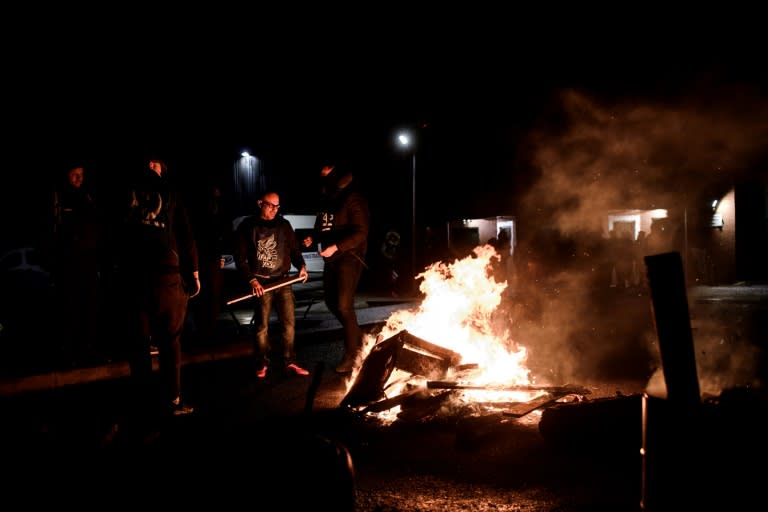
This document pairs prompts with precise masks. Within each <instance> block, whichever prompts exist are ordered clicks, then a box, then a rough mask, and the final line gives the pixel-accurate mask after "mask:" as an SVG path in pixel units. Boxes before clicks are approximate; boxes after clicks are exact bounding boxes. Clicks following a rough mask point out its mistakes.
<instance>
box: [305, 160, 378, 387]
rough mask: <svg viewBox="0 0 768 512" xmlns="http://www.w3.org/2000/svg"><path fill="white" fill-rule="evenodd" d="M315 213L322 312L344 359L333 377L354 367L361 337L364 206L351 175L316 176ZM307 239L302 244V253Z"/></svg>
mask: <svg viewBox="0 0 768 512" xmlns="http://www.w3.org/2000/svg"><path fill="white" fill-rule="evenodd" d="M320 176H321V180H322V188H321V198H320V207H319V210H318V212H317V217H316V219H315V236H316V237H317V241H318V242H319V244H320V256H322V257H323V265H324V266H323V293H324V295H325V304H326V305H327V306H328V310H329V311H331V312H332V313H333V315H334V316H335V317H336V318H337V319H338V320H339V322H340V323H341V326H342V328H343V330H344V357H343V358H342V360H341V362H340V363H339V365H338V366H337V367H336V372H337V373H350V372H352V370H353V369H354V368H355V367H356V366H357V358H358V357H359V356H360V350H361V349H362V346H363V332H362V330H361V329H360V325H359V324H358V323H357V312H356V311H355V292H356V291H357V286H358V284H359V283H360V277H361V276H362V273H363V268H365V267H366V265H365V253H366V251H367V248H368V230H369V227H370V218H369V211H368V201H367V199H366V198H365V197H364V196H363V194H362V193H361V192H360V191H359V190H358V188H357V187H356V186H355V184H354V183H353V175H352V173H351V172H350V171H348V170H346V169H343V168H342V167H341V166H340V165H339V164H337V163H336V162H333V163H329V164H326V165H324V166H323V167H322V169H321V171H320ZM312 242H313V239H312V237H307V238H305V239H304V241H303V243H304V245H305V246H306V247H309V246H310V245H312Z"/></svg>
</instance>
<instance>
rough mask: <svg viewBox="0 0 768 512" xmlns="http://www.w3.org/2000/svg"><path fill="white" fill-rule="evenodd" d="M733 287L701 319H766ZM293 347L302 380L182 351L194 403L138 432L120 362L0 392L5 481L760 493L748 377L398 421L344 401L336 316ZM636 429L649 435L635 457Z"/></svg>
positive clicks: (534, 502) (446, 502)
mask: <svg viewBox="0 0 768 512" xmlns="http://www.w3.org/2000/svg"><path fill="white" fill-rule="evenodd" d="M707 296H708V297H710V298H711V297H713V296H714V295H712V294H710V295H707ZM742 299H743V298H742ZM742 299H739V300H737V299H734V298H733V297H730V296H721V300H719V301H718V300H713V301H706V300H703V299H701V298H700V299H698V302H697V303H696V305H694V306H693V307H692V313H693V315H694V317H695V324H699V323H701V322H703V321H704V318H715V317H716V318H719V319H722V318H723V317H726V318H730V317H731V316H732V315H733V314H734V312H741V314H742V316H744V317H749V318H751V319H752V320H751V322H749V323H750V326H751V327H752V328H755V324H756V323H757V324H758V325H757V327H760V325H759V321H758V320H755V316H753V315H747V314H746V313H745V311H747V310H749V311H754V310H755V309H757V310H760V308H763V307H764V305H765V302H764V301H745V300H742ZM713 304H717V305H718V307H717V308H715V309H710V308H711V306H712V305H713ZM745 305H746V306H745ZM704 306H706V307H704ZM313 307H314V306H313ZM387 307H390V306H387ZM369 313H370V312H369ZM317 325H320V323H318V324H317ZM375 328H376V324H375V323H369V324H368V329H370V330H375ZM742 335H743V333H742ZM297 350H298V358H299V361H300V362H301V363H302V364H303V365H305V366H306V367H307V368H309V369H310V370H311V372H312V373H311V375H310V376H309V377H295V376H286V375H283V374H282V373H281V372H279V371H273V372H271V373H270V374H269V375H268V377H267V379H265V381H263V382H262V381H258V380H257V379H255V378H254V376H253V371H254V368H253V365H252V362H251V360H250V358H248V357H247V354H245V355H241V356H231V357H218V358H212V357H211V358H208V359H200V360H198V361H197V362H196V363H195V364H187V365H185V367H184V383H185V388H186V389H187V397H186V398H187V401H188V402H189V403H191V404H193V405H194V406H195V407H196V412H195V414H193V415H191V416H188V417H180V418H172V419H169V421H167V422H166V423H164V424H162V425H159V426H158V428H157V431H156V433H157V435H156V436H151V437H149V438H144V437H134V436H131V435H129V434H130V432H127V429H126V427H125V423H124V422H123V418H124V409H123V406H122V402H121V399H120V397H121V396H122V393H123V392H124V391H125V384H126V380H125V378H124V377H122V376H116V377H115V378H110V379H95V380H92V381H85V379H84V382H83V383H82V384H77V385H67V386H60V387H53V388H50V389H44V390H30V391H27V392H20V393H14V394H11V395H8V396H5V397H3V398H2V406H3V412H4V414H3V421H2V430H0V439H1V440H2V442H1V444H0V450H2V454H3V461H4V475H5V477H4V478H3V479H2V482H3V484H2V486H3V489H2V494H3V496H4V498H6V499H7V500H9V503H11V502H14V501H11V500H17V499H22V500H24V503H25V504H26V505H27V506H30V507H34V506H50V505H55V506H60V507H63V506H77V507H79V508H85V509H89V508H102V509H103V508H104V507H109V506H128V505H133V504H136V505H141V504H146V503H149V502H150V501H148V500H161V502H162V503H169V504H173V505H174V506H176V505H181V506H185V505H204V504H208V503H209V504H211V505H212V506H217V508H222V509H228V508H234V507H242V506H243V504H244V503H245V504H246V506H254V507H256V508H259V509H262V508H263V509H267V510H272V509H277V510H299V509H301V510H306V508H307V507H310V506H311V507H314V508H318V509H323V510H358V511H379V512H387V511H391V512H394V511H403V512H416V511H419V512H426V511H446V510H472V511H561V512H562V511H574V510H611V511H636V510H639V509H640V502H641V498H642V497H643V478H644V476H646V477H648V476H650V477H651V482H654V484H655V487H653V488H652V489H651V495H652V496H653V497H654V498H658V501H656V502H655V503H653V507H651V508H649V507H646V509H645V510H680V509H681V508H691V507H693V509H701V510H704V509H707V508H708V506H711V507H712V508H716V509H722V508H725V507H726V506H727V508H728V509H730V510H743V509H745V508H743V506H746V504H748V503H752V502H762V501H763V497H762V496H761V488H762V487H761V485H762V482H763V481H764V477H765V464H764V461H765V455H766V454H768V450H766V440H765V439H764V437H765V436H764V432H765V431H766V430H765V426H766V425H765V419H764V418H765V416H767V415H765V414H764V413H765V409H766V407H765V404H766V403H767V401H766V400H765V398H764V396H763V391H762V389H761V386H759V382H756V383H755V382H753V383H752V385H750V386H735V387H733V388H732V392H730V393H729V394H728V395H726V396H722V395H721V396H720V397H719V398H717V399H714V400H712V401H707V402H706V403H705V404H703V405H702V407H701V409H698V410H696V411H693V412H691V413H690V414H688V413H687V412H686V413H685V414H682V415H681V414H680V413H678V411H676V410H674V409H673V410H672V411H670V410H667V408H665V406H664V405H662V406H661V407H658V403H656V405H657V408H656V409H654V410H653V411H654V412H653V416H651V417H650V422H651V423H648V421H649V418H648V417H645V416H644V414H643V408H642V393H643V392H644V391H645V390H646V388H647V386H648V384H649V379H648V376H645V377H642V376H636V377H635V376H633V377H632V378H629V379H627V378H621V377H620V376H617V374H619V375H620V372H614V373H605V374H602V375H594V376H593V378H592V379H584V380H582V381H580V382H579V383H578V384H579V386H580V387H582V388H583V391H582V392H581V393H574V394H569V395H565V396H562V397H561V401H560V402H559V403H558V404H554V405H551V406H550V407H548V408H545V409H543V410H537V411H533V412H531V413H529V414H525V415H521V416H515V415H509V414H507V413H505V410H507V411H508V409H503V408H502V410H501V411H499V410H498V409H494V408H493V407H475V406H472V407H467V406H465V407H455V406H454V407H449V406H446V405H447V404H451V403H453V402H452V401H450V399H449V398H450V395H449V394H447V393H446V395H447V396H448V398H445V400H443V399H442V397H440V398H439V399H425V400H416V401H414V402H413V403H412V404H410V405H409V406H407V407H404V408H403V411H404V412H406V413H407V414H402V415H401V416H400V417H399V418H395V419H394V420H393V421H391V418H388V419H386V420H385V419H383V418H382V416H380V415H371V414H361V412H360V411H359V410H355V409H351V408H346V407H340V404H341V403H342V401H343V400H344V398H345V397H346V396H347V394H348V390H349V384H350V383H349V382H347V381H346V380H345V378H344V377H342V376H339V375H337V374H335V373H334V372H333V371H332V368H333V365H334V364H335V363H336V362H337V361H338V360H339V359H340V357H341V341H340V337H339V333H338V331H337V330H333V329H328V330H323V329H320V330H316V331H313V330H307V331H303V332H302V333H301V334H300V336H299V337H298V339H297ZM754 384H758V385H754ZM661 403H662V404H664V403H665V402H661ZM644 425H650V426H652V427H653V428H655V432H657V434H656V437H654V439H655V440H656V444H655V445H652V447H653V448H654V449H653V451H652V452H651V453H648V454H647V455H646V456H645V457H644V456H643V455H642V454H641V451H640V449H641V448H642V447H643V438H642V436H643V427H644ZM659 425H663V427H660V426H659ZM675 425H676V426H677V427H675V428H672V426H675ZM653 432H654V430H653V429H652V430H651V433H653ZM659 432H661V433H662V434H659ZM347 456H348V457H349V460H347ZM646 457H650V459H648V458H646ZM347 462H349V463H350V465H348V464H347ZM644 463H645V464H647V463H650V467H651V468H652V469H653V471H652V472H651V473H650V474H649V473H648V472H647V471H644V470H643V465H644ZM670 467H671V468H673V469H674V471H672V470H669V469H665V468H670ZM654 475H657V476H656V478H657V480H654ZM659 479H662V480H661V481H659ZM691 481H693V482H694V483H695V485H691V484H690V482H691Z"/></svg>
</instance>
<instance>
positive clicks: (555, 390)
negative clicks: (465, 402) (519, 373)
mask: <svg viewBox="0 0 768 512" xmlns="http://www.w3.org/2000/svg"><path fill="white" fill-rule="evenodd" d="M427 388H429V389H466V390H480V391H544V392H547V393H552V394H563V395H588V394H589V393H590V391H589V390H588V389H587V388H585V387H582V386H531V385H514V386H496V385H473V384H459V383H458V382H453V381H439V380H431V381H428V382H427Z"/></svg>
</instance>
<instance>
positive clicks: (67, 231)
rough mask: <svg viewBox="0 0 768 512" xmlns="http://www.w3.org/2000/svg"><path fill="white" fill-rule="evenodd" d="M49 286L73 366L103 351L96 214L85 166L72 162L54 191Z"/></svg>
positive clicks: (98, 221)
mask: <svg viewBox="0 0 768 512" xmlns="http://www.w3.org/2000/svg"><path fill="white" fill-rule="evenodd" d="M54 212H55V220H54V251H55V252H54V255H53V257H54V261H53V285H54V292H55V295H56V298H57V302H56V307H57V312H58V314H59V315H60V320H59V325H61V326H62V334H63V336H64V340H63V341H64V343H63V347H64V349H65V352H66V356H67V357H69V358H70V361H71V362H72V363H73V364H74V365H80V364H88V363H94V362H96V360H95V356H97V355H106V350H104V347H101V346H99V342H100V341H101V340H100V339H99V336H98V334H99V333H98V327H99V293H100V287H101V283H100V277H99V275H100V274H99V271H100V258H101V249H102V248H101V215H100V212H99V210H98V209H97V205H96V202H95V201H94V197H93V195H92V194H91V191H90V190H89V187H88V186H87V185H86V184H85V168H83V167H81V166H75V167H71V168H70V169H69V170H68V171H67V181H66V183H64V184H63V185H62V186H61V187H57V189H56V191H55V193H54Z"/></svg>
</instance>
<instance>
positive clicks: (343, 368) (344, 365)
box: [336, 357, 355, 373]
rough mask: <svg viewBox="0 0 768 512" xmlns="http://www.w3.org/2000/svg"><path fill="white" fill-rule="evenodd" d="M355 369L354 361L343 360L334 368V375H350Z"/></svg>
mask: <svg viewBox="0 0 768 512" xmlns="http://www.w3.org/2000/svg"><path fill="white" fill-rule="evenodd" d="M354 368H355V360H354V359H348V358H346V357H345V358H344V360H343V361H342V362H341V363H340V364H339V366H337V367H336V373H351V372H352V370H353V369H354Z"/></svg>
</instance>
